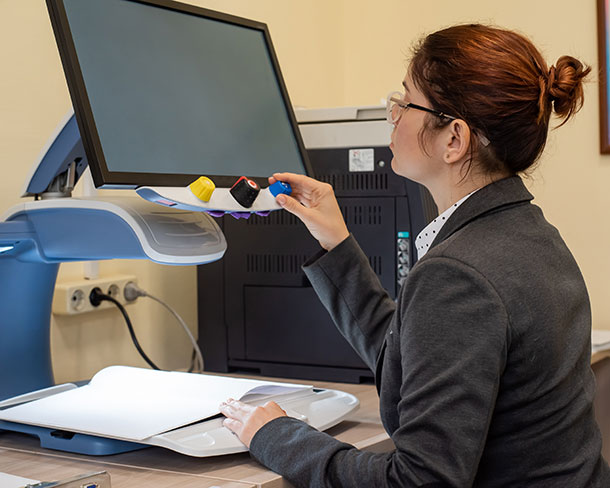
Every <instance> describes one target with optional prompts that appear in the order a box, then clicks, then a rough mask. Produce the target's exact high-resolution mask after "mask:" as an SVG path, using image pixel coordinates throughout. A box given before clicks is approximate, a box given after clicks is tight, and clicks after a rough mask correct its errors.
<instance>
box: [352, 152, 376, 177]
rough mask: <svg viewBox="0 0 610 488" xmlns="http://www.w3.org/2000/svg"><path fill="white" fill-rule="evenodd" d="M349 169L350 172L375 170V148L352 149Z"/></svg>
mask: <svg viewBox="0 0 610 488" xmlns="http://www.w3.org/2000/svg"><path fill="white" fill-rule="evenodd" d="M349 170H350V172H355V171H375V150H374V149H350V150H349Z"/></svg>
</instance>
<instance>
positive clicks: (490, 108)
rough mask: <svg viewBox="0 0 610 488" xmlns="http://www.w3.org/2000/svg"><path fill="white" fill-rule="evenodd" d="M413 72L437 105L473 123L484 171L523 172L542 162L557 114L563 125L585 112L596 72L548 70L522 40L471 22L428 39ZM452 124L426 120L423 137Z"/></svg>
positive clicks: (571, 64) (561, 62)
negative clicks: (586, 87)
mask: <svg viewBox="0 0 610 488" xmlns="http://www.w3.org/2000/svg"><path fill="white" fill-rule="evenodd" d="M409 71H410V75H411V78H412V79H413V82H414V83H415V85H416V86H417V88H418V89H419V90H420V91H421V92H422V93H423V94H424V96H425V97H426V98H427V99H428V101H429V102H430V104H431V105H432V107H434V108H435V109H436V110H439V111H441V112H443V113H446V114H449V115H452V116H454V117H457V118H459V119H462V120H464V121H465V122H466V123H467V124H468V125H469V127H470V128H471V132H472V136H471V145H470V147H471V151H472V152H471V160H472V157H473V154H476V155H477V162H478V163H479V164H480V165H481V166H482V168H481V169H483V170H484V171H487V172H491V173H494V172H497V171H502V172H506V171H508V172H509V173H511V174H516V173H518V172H522V171H525V170H527V169H528V168H530V167H531V166H532V165H533V164H534V163H535V162H536V160H537V159H538V158H539V157H540V155H541V153H542V151H543V149H544V146H545V144H546V139H547V133H548V128H549V120H550V116H551V113H552V112H553V111H554V112H555V114H556V115H557V116H558V117H559V119H560V120H561V119H562V122H561V123H560V124H559V125H563V124H564V123H565V122H567V121H568V119H570V117H572V115H574V114H575V113H576V112H578V110H580V108H581V107H582V104H583V101H584V94H583V79H584V78H585V77H586V76H587V75H588V74H589V72H590V71H591V68H590V67H589V66H586V65H584V64H583V63H581V62H580V61H579V60H578V59H576V58H573V57H571V56H561V57H560V58H559V59H558V61H557V62H556V64H555V65H554V66H551V67H550V68H549V67H548V65H547V64H546V62H545V60H544V58H543V57H542V55H541V54H540V52H539V51H538V49H536V47H535V46H534V45H533V44H532V42H531V41H530V40H529V39H527V38H526V37H524V36H522V35H521V34H518V33H516V32H513V31H509V30H504V29H499V28H496V27H491V26H487V25H481V24H464V25H456V26H453V27H449V28H447V29H443V30H440V31H438V32H435V33H433V34H430V35H428V36H426V37H425V38H423V39H422V40H421V41H420V42H419V43H418V44H417V45H416V46H415V48H414V49H413V55H412V58H411V63H410V67H409ZM449 123H450V120H448V119H446V118H445V119H443V118H440V117H433V116H431V117H427V121H426V123H425V124H424V128H423V133H422V135H423V134H427V133H429V131H431V130H435V129H440V128H442V127H444V126H446V125H447V124H449ZM485 138H486V139H488V140H489V141H490V143H489V145H488V146H485V145H484V144H481V142H480V141H481V140H485Z"/></svg>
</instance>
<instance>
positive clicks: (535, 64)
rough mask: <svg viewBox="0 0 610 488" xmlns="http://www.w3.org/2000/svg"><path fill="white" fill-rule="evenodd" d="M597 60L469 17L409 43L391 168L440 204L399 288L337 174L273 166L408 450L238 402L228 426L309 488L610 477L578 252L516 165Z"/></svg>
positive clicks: (393, 114) (522, 164)
mask: <svg viewBox="0 0 610 488" xmlns="http://www.w3.org/2000/svg"><path fill="white" fill-rule="evenodd" d="M589 71H590V68H588V67H585V66H583V64H582V63H580V62H579V61H578V60H576V59H574V58H572V57H569V56H563V57H561V58H559V60H558V62H557V63H556V65H555V66H551V67H550V68H548V67H547V64H546V63H545V61H544V59H543V58H542V57H541V55H540V53H539V52H538V51H537V50H536V48H535V47H534V46H533V45H532V43H531V42H530V41H529V40H527V39H526V38H524V37H523V36H521V35H519V34H516V33H514V32H510V31H506V30H501V29H497V28H493V27H488V26H483V25H459V26H455V27H451V28H448V29H445V30H442V31H439V32H436V33H434V34H431V35H429V36H427V37H426V38H425V39H424V40H423V41H422V42H421V43H420V45H419V46H417V47H416V49H415V50H414V54H413V57H412V59H411V62H410V65H409V69H408V71H407V74H406V76H405V78H404V80H403V87H404V94H399V95H397V96H392V97H390V99H389V120H390V122H391V123H392V124H393V125H394V129H393V132H392V144H391V145H390V148H391V149H392V151H393V154H394V158H393V160H392V169H393V170H394V171H395V172H396V173H397V174H399V175H402V176H404V177H406V178H410V179H412V180H415V181H417V182H419V183H421V184H422V185H424V186H425V187H426V188H427V189H428V190H429V191H430V192H431V194H432V196H433V197H434V201H435V202H436V204H437V206H438V209H439V212H440V215H439V217H438V218H437V219H435V220H434V221H433V222H431V223H430V224H429V226H428V227H426V228H425V229H424V230H423V231H422V233H421V234H420V236H418V238H417V240H416V244H417V249H418V254H419V261H418V262H417V264H416V265H415V266H414V268H413V269H412V271H411V273H410V275H409V277H408V279H407V280H406V281H405V283H404V285H403V286H402V289H401V290H400V294H399V297H398V300H397V303H395V302H394V301H393V300H392V299H391V298H390V297H389V296H388V294H387V293H385V291H384V290H383V289H382V288H381V285H380V283H379V281H378V279H377V277H376V275H375V273H374V272H373V270H372V269H371V267H370V266H369V264H368V259H367V258H366V256H365V255H364V254H363V253H362V251H361V250H360V248H359V247H358V245H357V243H356V242H355V240H354V238H353V237H352V236H351V235H350V234H349V232H348V230H347V227H346V225H345V223H344V221H343V219H342V216H341V212H340V210H339V207H338V204H337V201H336V199H335V197H334V195H333V192H332V188H331V187H330V186H329V185H326V184H323V183H320V182H317V181H315V180H313V179H310V178H307V177H305V176H299V175H293V174H286V173H282V174H276V175H274V177H273V178H272V179H271V180H270V181H272V182H273V181H274V180H276V179H277V180H281V181H286V182H288V183H290V184H291V185H292V188H293V194H292V197H286V196H282V195H280V196H278V199H277V200H278V202H279V203H280V205H281V206H282V207H283V208H284V209H286V210H287V211H289V212H291V213H293V214H295V215H296V216H297V217H299V218H300V219H301V220H302V221H303V222H304V223H305V225H306V226H307V227H308V229H309V230H310V231H311V233H312V235H313V236H314V237H315V238H316V239H318V241H319V242H320V245H321V246H322V248H323V250H322V251H321V252H320V254H319V255H317V256H315V257H314V258H313V259H312V260H310V261H309V262H308V263H306V264H305V266H304V270H305V272H306V274H307V276H308V277H309V279H310V281H311V283H312V285H313V286H314V288H315V289H316V291H317V293H318V295H319V296H320V299H321V300H322V302H323V303H324V305H325V306H326V307H327V309H328V310H329V312H330V314H331V315H332V317H333V319H334V320H335V323H336V324H337V326H338V327H339V329H340V330H341V331H342V333H343V334H344V335H345V336H346V337H347V338H348V340H349V341H350V342H351V344H352V345H353V347H354V348H355V349H356V350H357V351H358V352H359V354H360V355H361V356H362V358H363V359H364V360H365V361H366V362H367V364H368V365H369V366H370V367H371V369H373V371H375V372H376V380H377V388H378V390H379V396H380V408H381V418H382V420H383V423H384V427H385V428H386V430H387V431H388V433H389V434H390V436H391V438H392V440H393V441H394V444H395V446H396V450H395V451H393V452H390V453H383V454H379V453H377V454H375V453H368V452H363V451H359V450H357V449H355V448H354V447H353V446H350V445H347V444H344V443H341V442H339V441H337V440H335V439H333V438H331V437H329V436H327V435H326V434H324V433H320V432H317V431H315V430H314V429H312V428H310V427H309V426H307V425H306V424H304V423H302V422H300V421H298V420H295V419H292V418H289V417H286V416H285V414H284V412H283V411H282V410H281V408H279V406H277V405H276V404H274V403H269V404H267V405H265V406H264V407H259V408H252V407H249V406H247V405H244V404H241V403H239V402H235V401H233V400H229V401H228V402H227V403H225V404H223V405H222V406H221V411H222V413H224V414H225V416H227V419H225V421H224V422H225V426H226V427H228V428H229V429H230V430H232V431H233V432H235V433H236V434H237V435H238V436H239V438H240V439H241V440H242V441H243V442H244V443H245V444H246V445H247V446H249V447H250V452H251V454H252V456H254V458H256V459H257V460H259V461H260V462H261V463H262V464H264V465H265V466H268V467H269V468H271V469H273V470H275V471H277V472H278V473H281V474H282V475H284V476H285V477H286V478H287V479H288V480H290V481H291V482H293V483H294V484H295V485H297V486H367V487H368V486H371V487H373V486H456V487H465V486H485V487H491V486H493V487H495V486H503V487H516V486H536V487H554V488H556V487H570V488H577V487H596V486H600V487H601V486H605V487H607V486H610V474H609V469H608V466H607V464H606V463H605V462H604V461H603V459H602V457H601V454H600V450H601V439H600V433H599V430H598V428H597V426H596V424H595V420H594V416H593V409H592V400H593V396H594V388H595V386H594V378H593V375H592V372H591V368H590V364H589V361H590V332H591V317H590V307H589V300H588V296H587V291H586V288H585V284H584V281H583V279H582V276H581V273H580V271H579V269H578V266H577V264H576V262H575V261H574V259H573V257H572V255H571V254H570V252H569V250H568V249H567V247H566V245H565V243H564V242H563V240H562V239H561V237H560V235H559V233H558V232H557V230H556V229H555V228H553V227H552V226H551V225H550V224H549V223H548V222H547V221H546V220H545V219H544V216H543V214H542V212H541V210H540V209H539V208H538V207H536V206H535V205H533V204H532V203H531V200H532V198H533V197H532V195H531V194H530V193H529V192H528V191H527V189H526V188H525V186H524V185H523V183H522V181H521V179H520V177H519V176H518V174H519V173H521V172H524V171H526V170H528V169H530V168H531V167H532V165H533V164H534V163H535V161H536V160H537V159H538V157H539V156H540V154H541V153H542V150H543V148H544V145H545V142H546V137H547V132H548V127H549V119H550V115H551V112H552V111H553V110H554V112H555V113H556V115H557V116H558V117H559V118H560V119H563V122H565V121H567V120H568V119H569V118H570V117H571V116H572V115H573V114H574V113H575V112H577V111H578V110H579V109H580V107H581V105H582V102H583V88H582V83H583V79H584V78H585V77H586V75H587V74H588V73H589Z"/></svg>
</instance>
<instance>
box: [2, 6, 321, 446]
mask: <svg viewBox="0 0 610 488" xmlns="http://www.w3.org/2000/svg"><path fill="white" fill-rule="evenodd" d="M47 6H48V9H49V15H50V19H51V24H52V26H53V29H54V32H55V36H56V40H57V44H58V48H59V53H60V56H61V60H62V63H63V66H64V71H65V73H66V80H67V83H68V88H69V89H70V94H71V97H72V102H73V106H74V110H75V114H70V115H69V116H68V117H67V118H66V119H65V121H64V122H63V123H62V124H61V126H60V128H59V130H58V132H57V134H56V135H55V137H54V138H53V139H52V141H51V144H50V145H49V147H48V148H47V150H46V151H45V154H44V156H43V158H42V160H41V161H40V164H39V165H38V167H37V168H36V169H35V171H34V172H33V174H32V175H31V178H30V179H29V181H28V182H27V184H26V188H25V190H24V192H23V196H26V197H27V196H30V197H31V196H33V197H35V200H34V201H28V202H27V203H22V204H19V205H16V206H15V207H13V208H11V209H9V210H8V211H7V212H6V213H4V215H3V216H2V217H0V310H1V311H2V315H1V317H0V371H2V374H1V376H0V401H2V400H3V399H6V398H11V397H14V396H16V395H20V394H23V393H27V392H31V391H34V390H39V389H42V388H46V387H50V386H52V385H53V384H54V381H53V373H52V368H51V357H50V344H49V326H50V315H51V301H52V296H53V289H54V286H55V280H56V277H57V271H58V267H59V263H62V262H69V261H87V260H100V259H112V258H127V259H150V260H152V261H155V262H158V263H163V264H172V265H176V264H178V265H192V264H203V263H207V262H211V261H215V260H217V259H220V258H221V257H222V256H223V254H224V252H225V249H226V242H225V238H224V235H223V234H222V232H221V230H220V228H219V227H218V225H217V224H216V222H215V221H214V220H213V219H212V218H211V217H210V216H209V215H207V214H206V213H203V212H202V211H201V210H204V211H205V210H210V209H212V210H226V211H229V212H233V211H238V210H242V208H240V207H235V208H233V207H232V206H228V207H226V208H223V206H222V205H223V204H220V205H221V206H211V205H217V204H215V203H214V202H212V203H211V204H209V205H206V204H205V203H198V204H194V203H193V195H192V194H191V193H190V191H189V190H188V188H187V187H186V185H188V184H189V183H191V182H192V181H194V180H195V179H196V178H198V177H199V176H201V175H202V174H205V175H206V176H209V177H211V178H212V179H214V183H215V184H216V186H223V185H224V186H229V185H230V184H232V183H233V182H234V181H235V178H236V177H237V176H240V175H243V174H246V175H249V176H252V177H254V178H255V179H256V178H258V179H259V180H261V181H259V182H258V183H259V184H264V183H265V182H266V177H267V176H269V175H270V174H272V173H273V172H274V171H279V170H281V171H294V172H300V173H310V171H309V170H308V169H309V164H308V161H307V156H306V153H305V150H304V146H303V143H302V141H301V138H300V133H299V131H298V129H297V126H296V120H295V117H294V114H293V112H292V108H291V104H290V102H289V100H288V96H287V91H286V88H285V86H284V82H283V80H282V77H281V73H280V71H279V66H278V63H277V59H276V57H275V53H274V51H273V47H272V45H271V39H270V37H269V32H268V30H267V27H266V25H265V24H261V23H258V22H254V21H250V20H247V19H240V18H237V17H233V16H229V15H225V14H221V13H218V12H213V11H210V10H207V9H201V8H197V7H193V6H190V5H185V4H180V3H177V2H172V1H170V0H89V1H87V2H82V1H81V0H47ZM174 34H175V35H174ZM151 46H153V47H151ZM135 60H137V62H135ZM81 135H82V139H81ZM87 166H89V167H90V169H91V174H92V176H93V179H94V182H95V185H96V186H97V187H105V188H125V189H135V190H136V191H138V190H139V193H141V195H142V196H143V197H144V198H147V199H149V200H151V201H152V202H156V203H151V202H149V201H146V200H144V199H143V198H139V197H137V196H132V197H114V196H113V197H96V198H95V199H91V198H73V197H72V196H71V192H72V189H73V188H74V185H75V184H76V182H77V181H78V179H79V178H80V176H81V175H82V174H83V172H84V170H85V169H86V168H87ZM263 177H265V179H262V178H263ZM146 185H150V186H146ZM170 186H171V187H175V188H173V189H172V188H168V187H170ZM218 190H224V192H225V193H227V192H228V189H226V188H225V189H223V188H217V191H218ZM165 192H169V193H168V195H165ZM222 193H223V192H220V193H219V195H220V196H222ZM261 193H263V192H261ZM266 194H268V196H270V195H271V194H270V193H269V192H268V191H267V192H266ZM276 208H278V207H277V205H276V204H275V201H274V199H273V197H272V196H270V197H269V199H268V200H267V203H265V204H264V205H262V208H259V207H257V206H256V204H255V205H254V206H253V208H252V210H253V211H255V210H256V211H259V210H261V211H262V210H271V209H276ZM192 210H196V211H192ZM245 210H248V209H245ZM15 365H19V367H18V368H16V367H15ZM9 372H10V373H9ZM0 429H6V430H16V431H21V432H26V433H30V434H32V433H34V434H36V435H38V436H39V437H40V438H41V444H42V445H43V447H50V448H55V449H62V450H70V451H75V452H81V453H88V454H111V453H115V452H122V451H125V450H131V449H137V448H139V447H141V446H140V445H139V444H133V443H129V442H124V441H117V440H109V439H102V438H99V437H94V436H86V435H81V434H66V433H61V432H59V433H57V432H51V431H50V430H49V429H44V428H38V427H32V426H25V425H20V424H14V423H11V422H4V421H0Z"/></svg>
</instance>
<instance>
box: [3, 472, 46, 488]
mask: <svg viewBox="0 0 610 488" xmlns="http://www.w3.org/2000/svg"><path fill="white" fill-rule="evenodd" d="M35 483H38V481H36V480H31V479H28V478H22V477H21V476H13V475H12V474H7V473H0V488H21V487H22V486H25V485H28V484H30V485H33V484H35Z"/></svg>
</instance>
